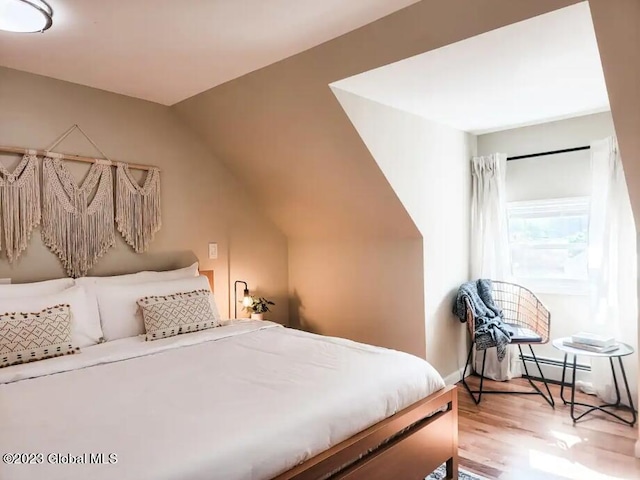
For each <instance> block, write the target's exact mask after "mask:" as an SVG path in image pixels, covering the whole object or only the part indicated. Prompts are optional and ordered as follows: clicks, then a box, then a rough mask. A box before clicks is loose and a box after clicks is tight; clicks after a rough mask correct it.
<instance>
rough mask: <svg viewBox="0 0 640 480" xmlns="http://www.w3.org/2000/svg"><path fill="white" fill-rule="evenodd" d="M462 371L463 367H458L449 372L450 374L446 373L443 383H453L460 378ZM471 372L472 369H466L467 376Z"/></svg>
mask: <svg viewBox="0 0 640 480" xmlns="http://www.w3.org/2000/svg"><path fill="white" fill-rule="evenodd" d="M462 372H464V367H463V368H460V369H458V370H456V371H455V372H453V373H451V374H450V375H447V376H446V377H444V383H445V384H446V385H455V384H456V383H458V382H459V381H460V380H462ZM471 373H472V369H471V368H468V369H467V377H468V376H469V375H471Z"/></svg>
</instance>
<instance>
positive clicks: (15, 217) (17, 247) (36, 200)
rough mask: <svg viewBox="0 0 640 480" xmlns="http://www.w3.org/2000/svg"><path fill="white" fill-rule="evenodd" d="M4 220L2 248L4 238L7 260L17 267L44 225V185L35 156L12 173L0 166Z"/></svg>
mask: <svg viewBox="0 0 640 480" xmlns="http://www.w3.org/2000/svg"><path fill="white" fill-rule="evenodd" d="M0 216H1V217H2V218H1V220H2V222H1V225H0V227H1V228H0V246H1V245H2V237H4V245H5V249H6V251H7V258H8V259H9V263H13V262H14V261H15V260H17V259H18V257H19V256H20V254H21V253H22V252H23V250H24V249H25V248H27V243H29V239H30V238H31V232H32V231H33V229H34V228H35V227H37V226H38V225H39V224H40V181H39V175H38V159H37V158H36V156H35V155H34V154H32V153H28V154H26V155H24V156H23V157H22V160H21V161H20V163H19V164H18V166H17V167H16V169H15V170H14V171H13V172H12V173H9V171H8V170H7V169H6V168H5V167H4V165H1V164H0Z"/></svg>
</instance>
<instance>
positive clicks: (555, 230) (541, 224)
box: [507, 197, 589, 294]
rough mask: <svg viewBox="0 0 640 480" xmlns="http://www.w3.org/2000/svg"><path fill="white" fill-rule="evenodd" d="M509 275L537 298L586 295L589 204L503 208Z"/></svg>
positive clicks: (572, 201)
mask: <svg viewBox="0 0 640 480" xmlns="http://www.w3.org/2000/svg"><path fill="white" fill-rule="evenodd" d="M507 212H508V228H509V246H510V250H511V252H510V253H511V273H512V275H513V277H514V278H515V279H516V280H517V281H518V282H519V283H522V284H523V285H525V286H529V287H530V288H531V289H533V290H535V291H536V292H537V293H564V294H585V293H587V291H588V280H589V272H588V234H589V198H588V197H576V198H562V199H557V200H536V201H528V202H512V203H509V204H508V206H507Z"/></svg>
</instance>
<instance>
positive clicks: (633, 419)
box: [560, 353, 638, 427]
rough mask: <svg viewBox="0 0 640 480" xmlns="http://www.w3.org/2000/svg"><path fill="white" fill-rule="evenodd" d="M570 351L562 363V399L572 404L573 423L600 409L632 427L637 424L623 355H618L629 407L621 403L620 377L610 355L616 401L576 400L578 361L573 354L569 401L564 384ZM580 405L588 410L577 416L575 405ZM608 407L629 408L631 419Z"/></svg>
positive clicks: (566, 403) (565, 402) (567, 403)
mask: <svg viewBox="0 0 640 480" xmlns="http://www.w3.org/2000/svg"><path fill="white" fill-rule="evenodd" d="M568 355H569V354H568V353H565V354H564V363H563V365H562V386H561V387H560V398H561V399H562V402H563V403H564V404H565V405H569V406H571V419H572V420H573V423H576V422H577V421H578V420H580V419H581V418H582V417H584V416H585V415H587V414H589V413H591V412H594V411H599V412H603V413H606V414H607V415H610V416H612V417H614V418H615V419H617V420H619V421H620V422H622V423H624V424H626V425H629V426H630V427H633V426H634V425H635V424H636V421H637V419H638V418H637V415H636V410H635V407H634V405H633V399H632V397H631V391H630V390H629V382H628V381H627V373H626V372H625V370H624V364H623V363H622V357H617V358H618V362H619V364H620V371H621V372H622V379H623V380H624V387H625V390H626V393H627V399H628V400H629V405H630V406H629V407H627V406H626V405H622V404H621V403H620V400H621V398H620V388H619V386H618V378H617V376H616V370H615V367H614V364H613V357H609V363H610V365H611V374H612V375H613V385H614V387H615V389H616V401H615V403H605V404H602V405H590V404H588V403H581V402H576V401H575V398H576V362H577V357H578V356H577V355H575V354H574V355H573V376H572V380H571V400H570V401H567V400H566V399H565V398H564V386H565V374H566V371H567V357H568ZM576 406H579V407H586V408H587V410H585V411H584V412H582V413H580V414H579V415H577V416H576V412H575V407H576ZM607 408H617V409H626V410H629V411H630V412H631V419H630V420H627V419H625V418H623V417H621V416H620V415H618V414H616V413H614V412H611V411H609V410H606V409H607Z"/></svg>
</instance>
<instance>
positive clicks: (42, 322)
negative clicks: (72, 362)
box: [0, 305, 80, 368]
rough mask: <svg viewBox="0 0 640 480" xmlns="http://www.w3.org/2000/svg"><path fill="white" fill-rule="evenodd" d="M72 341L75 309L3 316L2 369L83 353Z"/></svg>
mask: <svg viewBox="0 0 640 480" xmlns="http://www.w3.org/2000/svg"><path fill="white" fill-rule="evenodd" d="M79 351H80V349H79V348H78V347H75V346H74V345H73V344H72V342H71V307H70V306H69V305H56V306H54V307H50V308H45V309H44V310H42V311H40V312H34V313H15V312H14V313H3V314H0V368H2V367H8V366H10V365H17V364H20V363H26V362H34V361H36V360H43V359H45V358H51V357H58V356H60V355H66V354H70V353H76V352H79Z"/></svg>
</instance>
